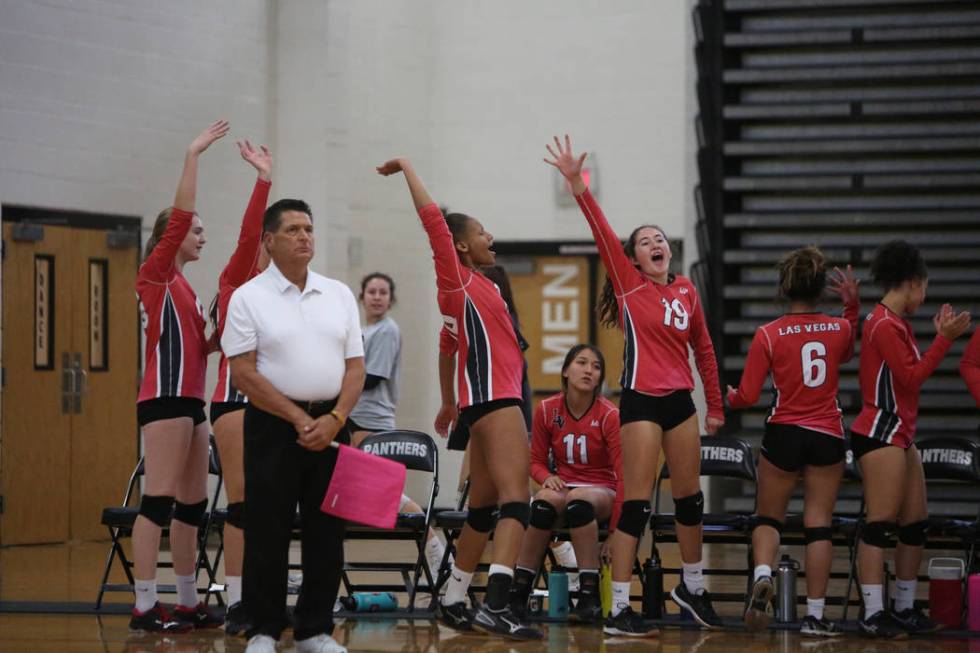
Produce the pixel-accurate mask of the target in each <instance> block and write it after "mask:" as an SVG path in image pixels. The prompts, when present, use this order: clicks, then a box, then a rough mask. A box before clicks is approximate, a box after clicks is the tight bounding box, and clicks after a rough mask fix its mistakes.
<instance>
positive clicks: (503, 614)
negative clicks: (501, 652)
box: [473, 603, 544, 639]
mask: <svg viewBox="0 0 980 653" xmlns="http://www.w3.org/2000/svg"><path fill="white" fill-rule="evenodd" d="M473 627H474V628H476V629H477V630H482V631H483V632H485V633H490V634H491V635H503V636H504V637H509V638H511V639H541V638H543V637H544V634H543V633H542V632H541V631H540V630H537V629H536V628H531V627H530V626H528V625H527V624H526V623H524V622H523V621H521V620H520V619H518V618H517V617H516V616H514V613H513V612H511V610H510V607H509V606H508V607H506V608H504V609H503V610H501V611H499V612H496V611H494V610H491V609H490V608H489V606H487V604H486V603H484V604H483V605H481V606H480V607H479V608H478V609H477V610H476V611H474V613H473Z"/></svg>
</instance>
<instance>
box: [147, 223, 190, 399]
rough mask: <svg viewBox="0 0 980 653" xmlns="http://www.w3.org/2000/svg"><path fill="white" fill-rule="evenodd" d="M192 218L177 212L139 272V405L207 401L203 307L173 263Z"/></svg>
mask: <svg viewBox="0 0 980 653" xmlns="http://www.w3.org/2000/svg"><path fill="white" fill-rule="evenodd" d="M193 217H194V214H193V213H189V212H187V211H181V210H180V209H174V210H173V212H172V213H171V215H170V220H169V221H168V222H167V229H166V231H164V233H163V237H162V238H161V239H160V242H158V243H157V245H156V247H154V248H153V251H152V252H150V255H149V256H148V257H147V259H146V260H145V261H144V262H143V264H142V265H141V266H140V269H139V272H137V274H136V295H137V296H138V297H139V303H140V319H141V321H142V324H143V335H144V339H145V341H146V350H145V352H144V358H143V360H144V363H143V381H142V383H140V392H139V397H138V399H137V401H146V400H148V399H156V398H158V397H189V398H192V399H200V400H201V401H203V400H204V376H205V374H206V372H207V357H208V346H207V342H206V340H205V338H204V325H205V319H204V307H203V306H202V305H201V302H200V301H199V300H198V298H197V295H196V294H195V293H194V289H193V288H191V285H190V284H189V283H188V282H187V279H185V278H184V275H183V274H181V273H180V271H179V270H178V269H177V266H176V265H175V259H176V258H177V252H178V251H179V250H180V244H181V243H182V242H183V241H184V237H185V236H186V235H187V232H188V231H190V228H191V220H192V219H193Z"/></svg>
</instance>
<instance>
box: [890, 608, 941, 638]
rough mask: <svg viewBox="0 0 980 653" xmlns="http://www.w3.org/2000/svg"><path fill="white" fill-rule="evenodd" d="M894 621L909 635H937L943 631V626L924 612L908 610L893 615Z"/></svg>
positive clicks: (913, 609)
mask: <svg viewBox="0 0 980 653" xmlns="http://www.w3.org/2000/svg"><path fill="white" fill-rule="evenodd" d="M891 618H892V621H893V622H895V624H897V625H898V626H899V627H900V628H901V629H902V630H904V631H905V632H907V633H908V634H909V635H925V634H928V633H935V632H937V631H940V630H942V629H943V626H942V624H938V623H936V622H935V621H933V620H932V619H930V618H929V617H927V616H926V615H925V614H924V613H923V612H922V610H916V609H915V608H908V609H906V610H902V611H901V612H892V613H891Z"/></svg>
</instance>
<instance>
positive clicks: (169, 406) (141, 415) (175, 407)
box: [136, 397, 208, 426]
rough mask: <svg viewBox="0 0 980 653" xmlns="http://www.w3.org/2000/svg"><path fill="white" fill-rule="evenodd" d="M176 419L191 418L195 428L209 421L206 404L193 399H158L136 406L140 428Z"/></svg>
mask: <svg viewBox="0 0 980 653" xmlns="http://www.w3.org/2000/svg"><path fill="white" fill-rule="evenodd" d="M175 417H190V418H191V419H192V420H194V426H197V425H198V424H200V423H201V422H206V421H207V419H208V418H207V417H205V415H204V402H203V401H201V400H200V399H193V398H191V397H157V398H156V399H147V400H146V401H141V402H139V403H138V404H136V421H137V422H138V423H139V425H140V426H146V425H147V424H149V423H150V422H158V421H160V420H162V419H173V418H175Z"/></svg>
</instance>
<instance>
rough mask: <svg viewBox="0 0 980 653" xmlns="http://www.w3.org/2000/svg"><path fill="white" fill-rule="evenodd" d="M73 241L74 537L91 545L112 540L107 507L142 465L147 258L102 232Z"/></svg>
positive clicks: (77, 233) (83, 233)
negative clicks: (140, 292)
mask: <svg viewBox="0 0 980 653" xmlns="http://www.w3.org/2000/svg"><path fill="white" fill-rule="evenodd" d="M72 238H73V241H74V243H75V248H76V260H75V266H74V275H73V288H72V314H73V319H72V325H73V328H72V336H73V337H72V349H71V358H72V365H73V367H74V370H75V374H77V375H79V376H80V378H79V389H80V391H81V392H80V395H81V396H80V397H79V398H78V399H77V400H76V401H77V403H78V404H79V405H77V406H76V410H74V411H73V414H72V417H71V419H72V425H71V434H72V437H71V460H70V466H69V468H70V484H69V487H70V490H71V493H70V496H71V505H70V519H69V532H70V536H71V539H75V540H78V539H83V540H91V539H99V538H103V537H105V527H103V526H102V525H101V524H100V523H99V520H100V518H101V515H102V508H104V507H105V506H108V505H112V504H118V503H119V501H120V500H121V499H122V497H123V494H124V492H125V489H126V483H127V482H128V481H129V476H130V474H131V473H132V471H133V464H134V462H135V460H136V443H137V439H136V435H135V434H136V395H137V391H138V386H137V378H138V377H137V371H138V368H139V331H138V326H137V325H138V321H137V320H138V313H137V306H136V293H135V292H134V290H133V287H134V283H135V280H136V268H137V264H138V259H137V257H138V255H139V254H138V247H124V248H118V247H117V248H110V247H109V246H108V243H107V239H106V232H105V231H102V230H97V229H73V230H72Z"/></svg>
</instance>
